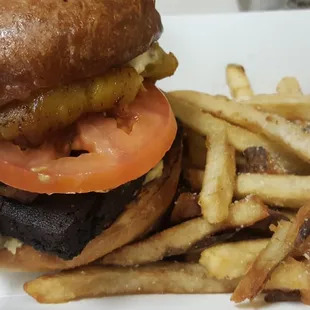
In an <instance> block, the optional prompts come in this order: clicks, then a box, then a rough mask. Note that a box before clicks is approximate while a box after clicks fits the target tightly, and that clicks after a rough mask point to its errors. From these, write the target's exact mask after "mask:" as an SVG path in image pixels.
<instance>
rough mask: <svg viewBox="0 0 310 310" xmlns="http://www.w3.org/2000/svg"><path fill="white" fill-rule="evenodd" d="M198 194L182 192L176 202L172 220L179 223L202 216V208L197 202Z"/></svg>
mask: <svg viewBox="0 0 310 310" xmlns="http://www.w3.org/2000/svg"><path fill="white" fill-rule="evenodd" d="M197 200H198V197H197V194H193V193H181V194H180V196H179V197H178V199H177V201H176V202H175V203H174V207H173V210H172V212H171V216H170V221H171V223H172V224H179V223H182V222H185V221H187V220H189V219H192V218H195V217H199V216H201V208H200V206H199V204H198V202H197Z"/></svg>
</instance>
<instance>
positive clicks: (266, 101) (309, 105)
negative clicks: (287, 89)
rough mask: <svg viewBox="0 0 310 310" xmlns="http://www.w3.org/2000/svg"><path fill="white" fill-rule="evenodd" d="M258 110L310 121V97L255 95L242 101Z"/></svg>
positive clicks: (287, 117) (290, 118)
mask: <svg viewBox="0 0 310 310" xmlns="http://www.w3.org/2000/svg"><path fill="white" fill-rule="evenodd" d="M242 103H244V104H248V105H251V106H253V107H255V108H256V109H258V110H261V111H265V112H270V113H274V114H278V115H281V116H282V117H284V118H286V119H289V120H294V119H302V120H307V121H309V120H310V96H308V95H307V96H305V95H298V94H290V95H289V94H284V95H283V94H272V95H255V96H254V97H251V98H250V99H248V100H244V101H242Z"/></svg>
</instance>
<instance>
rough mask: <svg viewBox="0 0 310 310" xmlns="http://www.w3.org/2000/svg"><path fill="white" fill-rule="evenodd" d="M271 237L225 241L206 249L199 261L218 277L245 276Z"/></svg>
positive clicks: (232, 277) (210, 273)
mask: <svg viewBox="0 0 310 310" xmlns="http://www.w3.org/2000/svg"><path fill="white" fill-rule="evenodd" d="M268 241H269V239H257V240H247V241H239V242H232V243H223V244H219V245H216V246H213V247H210V248H208V249H206V250H204V251H203V252H202V253H201V257H200V260H199V263H200V264H201V265H203V266H204V267H205V268H206V269H207V271H208V274H209V275H210V276H212V277H215V278H216V279H236V278H239V277H241V276H244V275H245V274H246V272H247V271H248V270H249V268H250V267H251V264H252V263H253V262H254V260H255V259H256V257H257V256H258V254H259V253H260V252H261V251H262V250H263V249H264V248H265V247H266V245H267V244H268Z"/></svg>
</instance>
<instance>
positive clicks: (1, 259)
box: [0, 141, 182, 271]
mask: <svg viewBox="0 0 310 310" xmlns="http://www.w3.org/2000/svg"><path fill="white" fill-rule="evenodd" d="M181 148H182V143H181V141H179V142H178V143H175V145H174V147H173V148H172V149H171V150H170V151H169V153H168V156H166V159H167V160H166V161H165V166H164V173H163V175H162V177H161V178H159V179H156V180H154V181H153V182H151V183H149V184H148V185H146V186H144V187H143V189H142V191H141V193H140V195H139V196H138V198H137V199H136V200H135V201H133V202H132V203H130V204H129V205H128V206H127V208H126V211H125V212H123V213H122V215H121V216H120V217H119V218H118V219H117V220H116V221H115V222H114V223H113V224H112V226H110V227H109V228H108V229H107V230H105V231H103V233H102V234H101V235H99V236H98V237H96V238H95V239H93V240H92V241H90V242H89V243H88V245H87V246H86V247H85V249H84V250H83V251H82V253H81V254H80V255H79V256H77V257H75V258H74V259H73V260H69V261H66V260H63V259H61V258H59V257H57V256H52V255H49V254H46V253H41V252H38V251H36V250H35V249H34V248H32V247H30V246H26V245H24V246H22V247H21V248H19V249H17V252H16V254H15V255H13V254H12V253H11V252H9V251H8V250H6V249H2V250H1V251H0V268H7V269H12V270H15V271H49V270H59V269H69V268H73V267H77V266H81V265H85V264H88V263H90V262H92V261H95V260H97V259H99V258H101V257H102V256H104V255H106V254H107V253H110V252H112V251H113V250H115V249H117V248H119V247H121V246H123V245H125V244H127V243H130V242H132V241H134V240H136V239H137V238H139V237H140V236H141V235H143V234H145V233H146V232H148V231H149V229H150V227H152V226H153V225H154V224H156V223H157V222H158V220H159V219H160V218H161V216H162V215H163V214H164V213H165V211H166V210H167V209H168V207H169V205H170V203H171V201H172V199H173V197H174V195H175V192H176V188H177V185H178V181H179V176H180V170H181V153H182V149H181Z"/></svg>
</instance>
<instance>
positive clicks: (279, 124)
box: [170, 91, 310, 162]
mask: <svg viewBox="0 0 310 310" xmlns="http://www.w3.org/2000/svg"><path fill="white" fill-rule="evenodd" d="M170 94H172V95H173V96H174V97H177V98H183V99H185V100H187V101H189V102H190V103H191V104H193V105H195V106H196V107H197V108H199V109H202V110H203V111H205V112H208V113H211V114H212V115H214V116H216V117H219V118H222V119H224V120H226V121H229V122H231V123H233V124H235V125H239V126H242V127H245V128H247V129H249V130H251V131H253V132H256V133H261V134H264V135H265V136H267V137H269V138H270V139H271V140H273V141H276V142H278V143H282V144H283V145H284V146H286V148H287V149H288V150H290V151H291V152H293V153H294V154H295V155H296V156H298V157H300V158H301V159H303V160H305V161H307V162H309V161H310V135H309V134H307V133H305V132H303V130H302V128H300V127H299V126H297V125H295V124H293V123H291V122H289V121H288V120H286V119H285V118H283V117H281V116H278V115H274V114H270V113H264V112H261V111H258V110H257V109H255V108H254V107H252V106H250V105H249V104H248V103H247V104H240V103H237V102H229V103H228V102H226V101H224V100H214V99H211V98H210V96H209V95H205V94H203V93H199V92H195V91H177V92H172V93H170ZM309 115H310V114H309Z"/></svg>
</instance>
